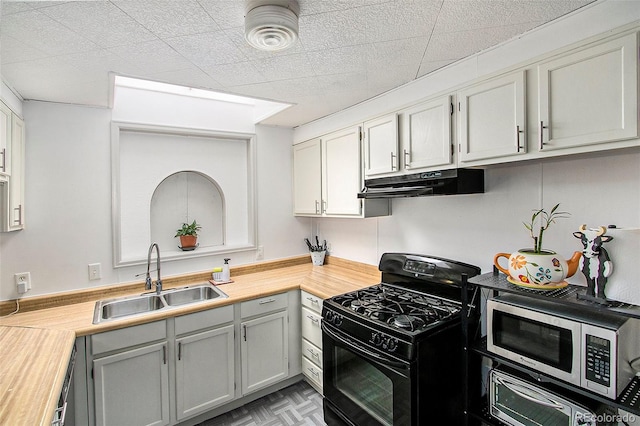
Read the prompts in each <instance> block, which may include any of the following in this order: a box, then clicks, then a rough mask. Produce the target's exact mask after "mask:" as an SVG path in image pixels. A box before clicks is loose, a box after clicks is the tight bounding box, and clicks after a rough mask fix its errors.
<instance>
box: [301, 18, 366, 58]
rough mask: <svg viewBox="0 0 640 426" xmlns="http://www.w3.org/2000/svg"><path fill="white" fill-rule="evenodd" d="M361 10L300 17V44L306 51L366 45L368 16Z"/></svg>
mask: <svg viewBox="0 0 640 426" xmlns="http://www.w3.org/2000/svg"><path fill="white" fill-rule="evenodd" d="M359 9H361V8H356V9H346V10H344V11H340V12H329V13H322V14H319V15H313V16H301V17H300V40H299V41H300V43H301V44H302V45H303V47H304V48H305V49H306V50H322V49H331V48H337V47H344V46H354V45H358V44H366V43H367V42H368V39H367V16H366V15H365V14H362V13H360V12H359Z"/></svg>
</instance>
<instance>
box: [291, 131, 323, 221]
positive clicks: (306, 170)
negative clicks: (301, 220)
mask: <svg viewBox="0 0 640 426" xmlns="http://www.w3.org/2000/svg"><path fill="white" fill-rule="evenodd" d="M321 152H322V151H321V141H320V139H313V140H310V141H307V142H303V143H301V144H298V145H294V146H293V189H294V196H293V200H294V206H293V208H294V210H293V212H294V214H296V215H305V216H319V215H320V214H321V213H322V211H321V203H322V175H321V173H322V153H321Z"/></svg>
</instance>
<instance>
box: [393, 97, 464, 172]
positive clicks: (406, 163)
mask: <svg viewBox="0 0 640 426" xmlns="http://www.w3.org/2000/svg"><path fill="white" fill-rule="evenodd" d="M451 109H452V104H451V96H448V95H447V96H442V97H440V98H437V99H433V100H431V101H427V102H425V103H422V104H420V105H416V106H414V107H411V108H408V109H406V110H404V111H402V112H401V113H400V118H399V120H400V145H401V147H402V157H401V158H402V164H403V168H404V170H406V171H410V172H416V171H420V170H423V169H428V168H433V167H437V168H443V167H447V166H452V165H453V164H454V162H453V153H452V149H453V148H452V140H451V116H452V111H451Z"/></svg>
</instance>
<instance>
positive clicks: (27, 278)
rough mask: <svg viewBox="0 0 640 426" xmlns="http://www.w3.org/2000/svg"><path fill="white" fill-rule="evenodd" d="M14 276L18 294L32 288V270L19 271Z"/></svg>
mask: <svg viewBox="0 0 640 426" xmlns="http://www.w3.org/2000/svg"><path fill="white" fill-rule="evenodd" d="M13 277H14V279H15V281H16V287H17V289H18V294H24V293H26V292H27V291H29V290H31V272H18V273H17V274H14V275H13Z"/></svg>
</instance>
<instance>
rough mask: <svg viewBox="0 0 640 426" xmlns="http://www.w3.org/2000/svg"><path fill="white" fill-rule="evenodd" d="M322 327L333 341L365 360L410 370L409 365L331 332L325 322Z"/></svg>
mask: <svg viewBox="0 0 640 426" xmlns="http://www.w3.org/2000/svg"><path fill="white" fill-rule="evenodd" d="M321 326H322V331H324V332H325V333H327V334H328V335H329V336H330V337H331V338H332V339H334V340H337V341H339V342H341V343H342V344H344V345H347V346H349V347H350V348H352V349H354V350H356V351H357V352H358V354H359V355H361V356H363V357H364V358H368V359H369V361H373V362H378V363H383V364H384V365H388V366H391V367H395V368H401V369H403V370H406V369H407V368H408V365H407V364H406V363H404V362H400V361H394V360H392V359H390V358H387V357H385V356H382V355H378V354H377V353H375V352H371V351H370V350H368V349H367V348H365V347H364V346H361V345H359V344H357V343H356V342H354V341H353V340H351V339H347V338H346V337H343V336H341V335H339V334H337V333H336V332H334V331H333V330H331V329H330V328H329V327H328V326H326V325H325V323H324V322H322V323H321Z"/></svg>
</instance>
